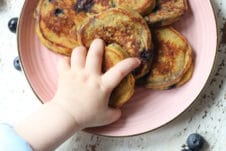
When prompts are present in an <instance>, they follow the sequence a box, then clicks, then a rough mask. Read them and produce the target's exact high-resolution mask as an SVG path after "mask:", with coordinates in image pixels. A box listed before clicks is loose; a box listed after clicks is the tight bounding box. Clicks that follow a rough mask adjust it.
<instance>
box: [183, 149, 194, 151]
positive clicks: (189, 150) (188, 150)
mask: <svg viewBox="0 0 226 151" xmlns="http://www.w3.org/2000/svg"><path fill="white" fill-rule="evenodd" d="M181 151H192V150H191V149H182V150H181Z"/></svg>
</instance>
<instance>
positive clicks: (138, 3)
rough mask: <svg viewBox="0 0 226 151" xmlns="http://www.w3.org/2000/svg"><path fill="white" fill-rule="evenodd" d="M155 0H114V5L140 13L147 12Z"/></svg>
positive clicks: (151, 8) (152, 6)
mask: <svg viewBox="0 0 226 151" xmlns="http://www.w3.org/2000/svg"><path fill="white" fill-rule="evenodd" d="M155 1H156V0H114V3H115V5H116V6H119V7H124V8H130V9H133V10H135V11H137V12H138V13H140V14H141V15H147V14H149V13H150V12H151V11H152V10H153V8H154V7H155Z"/></svg>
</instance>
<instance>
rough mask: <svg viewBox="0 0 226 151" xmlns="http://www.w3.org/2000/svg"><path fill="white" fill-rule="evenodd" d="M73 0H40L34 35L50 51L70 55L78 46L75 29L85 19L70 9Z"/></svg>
mask: <svg viewBox="0 0 226 151" xmlns="http://www.w3.org/2000/svg"><path fill="white" fill-rule="evenodd" d="M73 6H74V0H65V1H61V0H52V1H50V0H40V2H39V4H38V7H37V9H36V13H35V18H36V33H37V35H38V37H39V39H40V41H41V42H42V43H43V44H44V45H45V46H46V47H47V48H49V49H50V50H52V51H54V52H57V53H60V54H65V55H70V54H71V51H72V49H73V48H74V47H76V46H78V45H79V43H78V40H77V28H78V27H79V26H80V25H81V22H82V21H83V19H84V18H86V14H85V13H79V14H76V12H75V11H74V10H73V9H72V8H73Z"/></svg>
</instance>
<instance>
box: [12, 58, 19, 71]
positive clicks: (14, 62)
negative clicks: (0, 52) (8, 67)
mask: <svg viewBox="0 0 226 151" xmlns="http://www.w3.org/2000/svg"><path fill="white" fill-rule="evenodd" d="M13 65H14V67H15V69H16V70H18V71H21V66H20V59H19V57H18V56H17V57H16V58H15V59H14V60H13Z"/></svg>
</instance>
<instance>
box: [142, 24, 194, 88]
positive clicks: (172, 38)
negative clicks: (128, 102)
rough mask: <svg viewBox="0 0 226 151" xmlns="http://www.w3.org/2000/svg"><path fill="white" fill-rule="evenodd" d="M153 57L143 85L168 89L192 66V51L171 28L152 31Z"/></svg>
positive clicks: (182, 38) (183, 39) (182, 37)
mask: <svg viewBox="0 0 226 151" xmlns="http://www.w3.org/2000/svg"><path fill="white" fill-rule="evenodd" d="M153 42H154V45H155V52H156V54H155V56H154V58H153V62H152V67H151V69H150V73H149V74H148V75H147V76H146V77H145V80H144V85H145V87H147V88H151V89H160V90H161V89H168V88H169V87H170V86H172V85H174V84H176V83H178V82H179V81H180V80H181V79H182V77H183V76H184V74H185V73H186V72H187V71H188V70H189V68H190V67H191V64H192V49H191V46H190V44H189V43H188V41H187V40H186V39H185V37H184V36H183V35H182V34H180V33H179V32H178V31H176V30H175V29H174V28H172V27H164V28H159V29H154V30H153Z"/></svg>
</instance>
